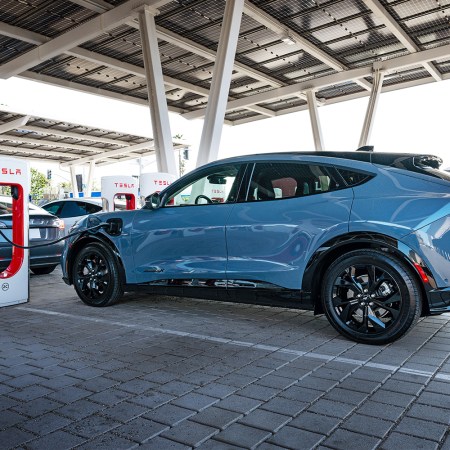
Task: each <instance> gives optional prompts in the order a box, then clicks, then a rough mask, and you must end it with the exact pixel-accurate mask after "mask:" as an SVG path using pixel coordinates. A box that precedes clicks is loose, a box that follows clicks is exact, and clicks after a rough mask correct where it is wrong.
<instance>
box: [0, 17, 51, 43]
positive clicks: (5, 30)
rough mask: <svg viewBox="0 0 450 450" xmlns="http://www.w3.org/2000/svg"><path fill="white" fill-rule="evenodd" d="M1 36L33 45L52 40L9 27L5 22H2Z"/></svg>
mask: <svg viewBox="0 0 450 450" xmlns="http://www.w3.org/2000/svg"><path fill="white" fill-rule="evenodd" d="M0 34H1V35H3V36H8V37H10V38H12V39H17V40H19V41H23V42H27V43H28V44H33V45H41V44H44V43H45V42H48V41H50V40H51V38H48V37H47V36H44V35H42V34H39V33H35V32H34V31H29V30H25V29H23V28H19V27H16V26H14V25H9V24H7V23H5V22H0Z"/></svg>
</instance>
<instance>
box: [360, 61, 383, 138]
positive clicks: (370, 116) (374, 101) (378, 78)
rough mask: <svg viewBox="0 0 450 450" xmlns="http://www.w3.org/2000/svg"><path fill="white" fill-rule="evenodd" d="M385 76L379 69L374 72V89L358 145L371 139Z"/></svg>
mask: <svg viewBox="0 0 450 450" xmlns="http://www.w3.org/2000/svg"><path fill="white" fill-rule="evenodd" d="M383 78H384V74H383V72H381V71H379V70H378V71H376V72H375V73H374V74H373V89H372V92H371V93H370V97H369V104H368V105H367V111H366V117H365V119H364V124H363V127H362V130H361V137H360V139H359V145H358V147H362V146H364V145H367V143H368V141H369V139H370V135H371V133H372V128H373V122H374V119H375V113H376V110H377V106H378V99H379V98H380V93H381V88H382V87H383Z"/></svg>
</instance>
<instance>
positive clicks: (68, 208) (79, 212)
mask: <svg viewBox="0 0 450 450" xmlns="http://www.w3.org/2000/svg"><path fill="white" fill-rule="evenodd" d="M86 214H87V213H86V208H85V204H84V203H83V202H76V201H75V202H66V203H65V204H64V207H63V209H62V211H61V213H60V215H59V217H61V219H65V218H68V217H78V216H85V215H86Z"/></svg>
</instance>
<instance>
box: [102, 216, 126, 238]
mask: <svg viewBox="0 0 450 450" xmlns="http://www.w3.org/2000/svg"><path fill="white" fill-rule="evenodd" d="M106 223H107V224H109V227H108V228H106V232H107V233H108V234H109V235H111V236H119V235H120V234H122V227H123V222H122V219H117V218H114V219H108V220H107V221H106Z"/></svg>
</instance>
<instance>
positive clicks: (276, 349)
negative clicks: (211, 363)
mask: <svg viewBox="0 0 450 450" xmlns="http://www.w3.org/2000/svg"><path fill="white" fill-rule="evenodd" d="M16 309H19V310H21V311H28V312H34V313H39V314H46V315H49V316H59V317H67V318H70V319H78V320H84V321H87V322H95V323H103V324H108V325H114V326H119V327H125V328H135V329H138V330H145V331H154V332H156V333H162V334H170V335H173V336H181V337H190V338H193V339H200V340H204V341H209V342H215V343H219V344H225V345H235V346H239V347H248V348H254V349H257V350H264V351H269V352H279V353H284V354H288V355H294V356H298V357H301V356H306V357H308V358H314V359H320V360H324V361H337V362H341V363H345V364H349V365H352V366H359V367H370V368H373V369H380V370H386V371H388V372H392V373H393V372H400V373H407V374H411V375H417V376H420V377H424V378H430V377H432V376H433V375H434V372H430V371H425V370H415V369H408V368H406V367H405V368H403V367H401V366H394V365H390V364H380V363H373V362H370V361H363V360H359V359H349V358H341V357H339V356H337V357H336V356H330V355H324V354H321V353H315V352H304V351H301V350H294V349H289V348H283V347H275V346H271V345H263V344H255V343H253V342H246V341H234V340H232V339H226V338H221V337H216V336H208V335H205V334H197V333H188V332H186V331H177V330H171V329H169V328H158V327H151V326H146V325H137V324H132V323H125V322H117V321H113V320H108V319H99V318H94V317H86V316H78V315H75V314H68V313H63V312H58V311H51V310H47V309H38V308H30V307H27V306H18V307H16ZM435 379H438V380H446V381H450V374H445V373H442V374H436V375H435Z"/></svg>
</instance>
